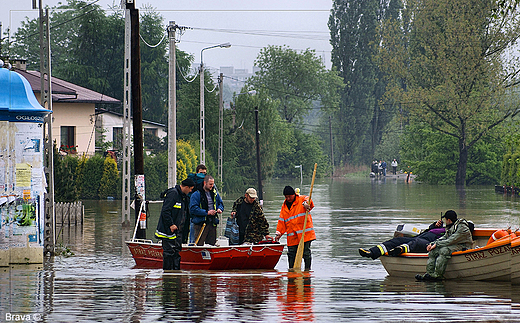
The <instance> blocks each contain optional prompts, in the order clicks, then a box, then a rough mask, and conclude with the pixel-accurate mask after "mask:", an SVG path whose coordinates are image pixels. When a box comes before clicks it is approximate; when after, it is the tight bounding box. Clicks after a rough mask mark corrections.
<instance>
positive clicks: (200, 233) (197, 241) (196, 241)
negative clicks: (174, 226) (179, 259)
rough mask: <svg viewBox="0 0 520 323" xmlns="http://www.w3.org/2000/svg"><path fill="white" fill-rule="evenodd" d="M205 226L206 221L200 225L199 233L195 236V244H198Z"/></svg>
mask: <svg viewBox="0 0 520 323" xmlns="http://www.w3.org/2000/svg"><path fill="white" fill-rule="evenodd" d="M205 228H206V223H205V222H204V224H203V225H202V228H201V229H200V232H199V235H198V237H197V240H195V245H198V244H199V240H200V237H201V236H202V232H204V229H205Z"/></svg>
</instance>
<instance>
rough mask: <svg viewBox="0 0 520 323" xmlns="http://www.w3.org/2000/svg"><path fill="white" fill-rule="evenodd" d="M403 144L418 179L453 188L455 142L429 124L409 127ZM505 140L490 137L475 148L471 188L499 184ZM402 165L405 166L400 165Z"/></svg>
mask: <svg viewBox="0 0 520 323" xmlns="http://www.w3.org/2000/svg"><path fill="white" fill-rule="evenodd" d="M403 137H404V138H403V140H402V141H401V152H400V153H401V157H402V161H403V162H404V164H405V165H409V166H411V169H412V171H413V172H414V174H416V175H417V176H418V179H419V180H421V181H425V182H428V183H431V184H454V183H455V175H456V171H457V140H456V138H454V137H452V136H449V135H447V134H443V133H441V132H438V131H434V130H432V129H431V127H430V126H429V125H428V124H426V123H412V124H410V125H408V126H407V127H406V131H405V132H404V134H403ZM501 138H502V136H501V135H500V133H498V132H497V131H494V132H493V133H490V134H489V135H487V136H485V137H483V138H482V140H480V141H479V142H478V143H476V144H475V147H474V148H473V149H472V150H471V153H470V156H469V159H468V176H467V178H468V180H467V182H468V184H494V183H497V182H499V181H500V177H501V172H500V171H501V166H500V163H501V160H502V154H501V152H503V150H504V143H503V142H502V140H501ZM401 165H402V164H401Z"/></svg>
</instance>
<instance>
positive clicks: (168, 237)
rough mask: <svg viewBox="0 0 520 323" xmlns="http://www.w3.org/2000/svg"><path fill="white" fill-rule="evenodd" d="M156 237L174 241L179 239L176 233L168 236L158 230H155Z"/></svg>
mask: <svg viewBox="0 0 520 323" xmlns="http://www.w3.org/2000/svg"><path fill="white" fill-rule="evenodd" d="M155 236H156V237H157V238H159V239H170V240H173V239H176V238H177V235H176V234H175V233H174V234H172V235H167V234H166V233H162V232H159V231H157V230H155Z"/></svg>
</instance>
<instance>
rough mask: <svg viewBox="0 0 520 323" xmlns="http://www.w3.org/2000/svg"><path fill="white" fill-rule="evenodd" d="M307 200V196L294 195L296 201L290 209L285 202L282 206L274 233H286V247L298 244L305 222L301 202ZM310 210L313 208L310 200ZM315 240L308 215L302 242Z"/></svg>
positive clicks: (310, 218)
mask: <svg viewBox="0 0 520 323" xmlns="http://www.w3.org/2000/svg"><path fill="white" fill-rule="evenodd" d="M305 200H308V197H307V196H304V195H296V199H295V200H294V202H293V204H292V205H291V209H290V210H289V209H288V208H287V204H285V200H284V201H283V204H282V210H281V211H280V218H279V219H278V225H277V226H276V231H278V232H280V234H281V235H283V234H284V233H286V232H287V245H288V246H295V245H297V244H298V243H300V239H301V237H302V230H303V222H304V221H305V208H304V207H303V205H302V203H303V201H305ZM310 204H311V209H312V208H314V203H313V202H312V200H311V203H310ZM311 240H316V233H315V232H314V226H313V225H312V217H311V214H310V213H309V215H308V217H307V227H306V229H305V238H304V242H307V241H311Z"/></svg>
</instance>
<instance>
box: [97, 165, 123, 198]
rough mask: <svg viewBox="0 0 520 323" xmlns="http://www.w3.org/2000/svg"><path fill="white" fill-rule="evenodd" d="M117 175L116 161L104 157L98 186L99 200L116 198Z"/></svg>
mask: <svg viewBox="0 0 520 323" xmlns="http://www.w3.org/2000/svg"><path fill="white" fill-rule="evenodd" d="M118 175H119V172H118V171H117V163H116V161H115V160H114V159H113V158H112V157H110V156H108V157H106V158H105V161H104V163H103V176H102V177H101V181H100V185H99V198H101V199H106V198H107V197H108V196H112V197H115V196H117V191H118V185H117V184H118V181H117V178H118Z"/></svg>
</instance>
